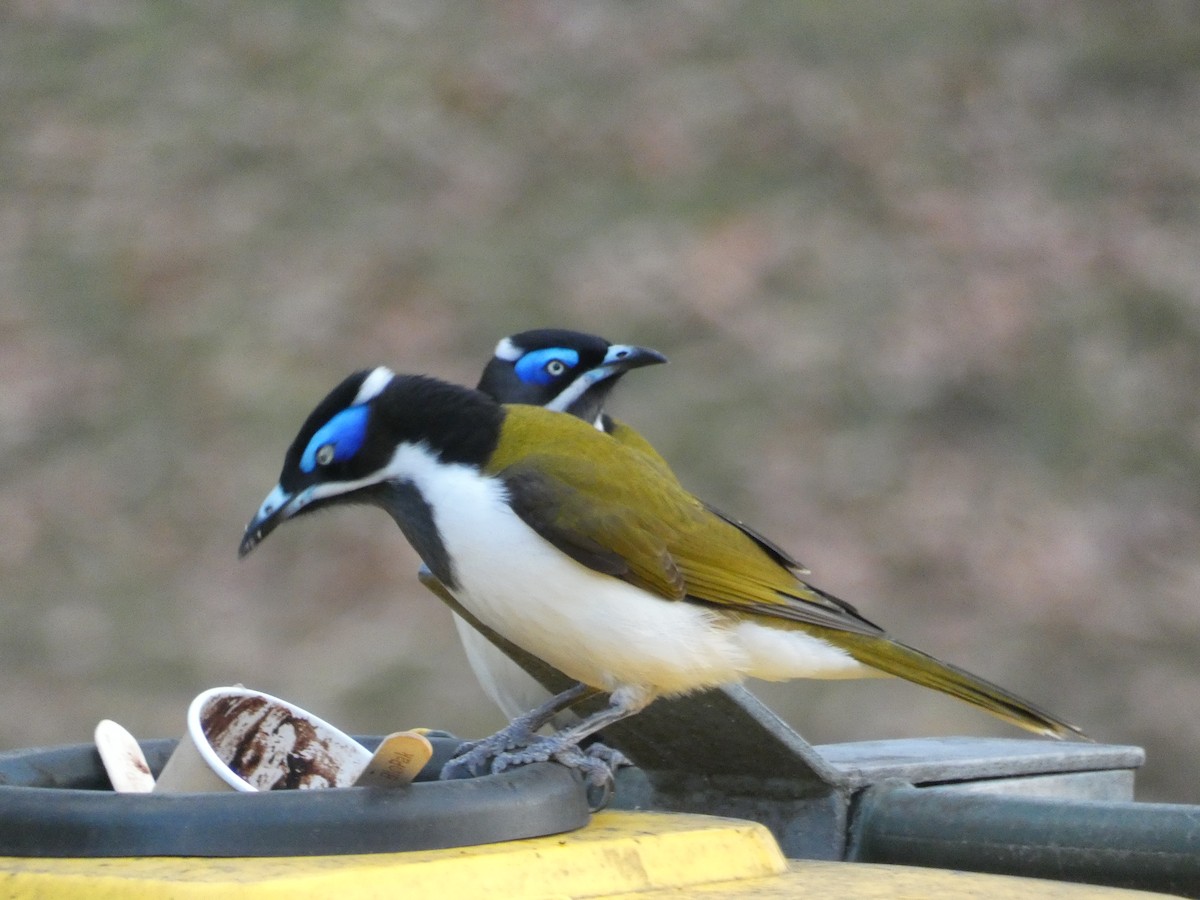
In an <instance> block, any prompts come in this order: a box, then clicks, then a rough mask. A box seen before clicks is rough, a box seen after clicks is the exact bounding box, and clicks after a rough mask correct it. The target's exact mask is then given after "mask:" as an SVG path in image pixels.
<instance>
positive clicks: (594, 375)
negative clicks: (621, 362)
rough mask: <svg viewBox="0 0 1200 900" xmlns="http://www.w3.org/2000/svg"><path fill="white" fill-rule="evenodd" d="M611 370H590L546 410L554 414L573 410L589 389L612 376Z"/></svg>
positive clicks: (550, 403) (564, 389)
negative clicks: (576, 402)
mask: <svg viewBox="0 0 1200 900" xmlns="http://www.w3.org/2000/svg"><path fill="white" fill-rule="evenodd" d="M612 374H613V373H612V371H611V370H610V369H604V368H599V369H588V371H586V372H584V373H583V374H582V375H580V376H579V377H578V378H576V379H575V380H574V381H572V382H571V383H570V384H568V385H567V386H566V387H565V388H563V389H562V391H561V392H560V393H559V395H558V396H557V397H555V398H554V399H553V400H551V401H550V402H549V403H547V404H546V409H549V410H553V411H554V412H566V411H567V410H568V409H570V408H571V404H572V403H574V402H575V401H576V400H578V399H579V398H580V397H582V396H583V395H584V394H585V393H586V392H587V389H588V388H590V387H591V386H592V385H593V384H596V383H597V382H599V381H603V380H604V379H605V378H608V376H610V375H612Z"/></svg>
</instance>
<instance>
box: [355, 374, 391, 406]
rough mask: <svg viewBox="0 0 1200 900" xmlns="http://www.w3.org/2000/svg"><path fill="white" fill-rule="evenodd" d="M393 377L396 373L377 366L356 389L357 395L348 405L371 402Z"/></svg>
mask: <svg viewBox="0 0 1200 900" xmlns="http://www.w3.org/2000/svg"><path fill="white" fill-rule="evenodd" d="M395 377H396V373H395V372H393V371H392V370H391V369H389V368H388V367H387V366H379V367H378V368H376V369H375V370H374V371H372V372H371V374H370V375H368V376H367V377H366V379H365V380H364V381H363V383H362V386H361V387H360V388H359V389H358V393H357V394H356V395H355V396H354V402H353V403H352V404H350V405H351V406H358V405H359V404H361V403H369V402H371V401H372V400H374V399H375V398H376V397H378V396H379V394H380V393H381V392H382V391H383V389H384V388H385V387H387V386H388V384H389V383H390V382H391V380H392V379H393V378H395Z"/></svg>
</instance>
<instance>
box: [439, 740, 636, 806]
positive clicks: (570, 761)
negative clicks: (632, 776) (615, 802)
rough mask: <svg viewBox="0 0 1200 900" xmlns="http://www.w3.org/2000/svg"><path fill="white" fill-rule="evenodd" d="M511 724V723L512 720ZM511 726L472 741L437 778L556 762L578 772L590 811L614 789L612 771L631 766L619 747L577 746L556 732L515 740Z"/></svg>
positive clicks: (447, 764)
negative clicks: (555, 733)
mask: <svg viewBox="0 0 1200 900" xmlns="http://www.w3.org/2000/svg"><path fill="white" fill-rule="evenodd" d="M514 724H515V723H514ZM511 729H512V726H509V728H506V729H504V730H503V731H499V732H497V733H496V734H494V735H492V736H491V737H487V738H484V739H483V740H480V741H474V742H472V743H471V744H469V745H466V747H465V749H464V750H463V751H462V752H461V753H459V754H458V755H457V756H455V757H454V758H453V759H451V760H450V761H449V762H448V763H446V765H445V766H443V767H442V774H441V777H442V778H443V779H448V778H462V777H469V776H476V775H482V774H484V773H485V772H487V771H490V772H491V773H492V774H493V775H498V774H499V773H501V772H504V771H506V770H508V769H514V768H517V767H518V766H527V765H529V764H530V763H538V762H556V763H559V764H560V765H564V766H566V767H567V768H569V769H575V770H576V771H578V772H579V773H580V774H581V775H582V776H583V779H584V782H585V783H586V785H587V796H588V806H589V807H591V810H592V812H596V811H598V810H601V809H603V808H604V807H606V806H607V805H608V804H609V802H610V801H611V800H612V796H613V791H614V790H615V781H614V778H615V773H616V770H617V769H618V768H620V767H621V766H628V765H632V763H630V761H629V759H628V758H627V757H626V756H625V754H624V753H622V752H621V751H620V750H616V749H613V748H612V747H608V746H605V745H604V744H600V743H593V744H591V745H590V746H589V747H587V749H580V748H579V746H578V745H577V744H575V743H573V742H572V741H570V740H568V739H566V738H563V737H560V736H558V735H549V736H543V735H535V734H526V735H524V737H525V740H523V741H518V740H517V739H516V738H517V736H516V735H514V734H511V733H510V731H511Z"/></svg>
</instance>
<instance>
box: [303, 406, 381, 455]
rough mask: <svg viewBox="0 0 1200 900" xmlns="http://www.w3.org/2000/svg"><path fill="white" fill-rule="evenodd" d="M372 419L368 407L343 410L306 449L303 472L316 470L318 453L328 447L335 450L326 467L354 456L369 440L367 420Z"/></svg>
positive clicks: (317, 434)
mask: <svg viewBox="0 0 1200 900" xmlns="http://www.w3.org/2000/svg"><path fill="white" fill-rule="evenodd" d="M370 417H371V414H370V412H369V411H368V409H367V407H366V405H364V404H359V405H358V406H351V407H350V408H349V409H343V410H342V411H341V412H340V413H338V414H337V415H336V416H334V417H333V418H332V419H330V420H329V421H328V422H326V423H325V424H324V425H322V426H321V428H320V430H319V431H318V432H317V433H316V434H314V435H313V436H312V440H311V441H309V442H308V446H307V447H305V448H304V453H303V455H302V456H301V457H300V469H301V471H304V472H311V471H312V470H313V469H315V468H316V467H317V452H318V451H319V450H320V449H321V448H322V447H325V446H327V445H328V446H330V447H332V448H333V456H332V457H331V458H330V459H328V460H325V461H324V463H323V464H324V465H328V464H329V463H331V462H342V461H343V460H347V459H350V457H352V456H354V454H355V453H357V452H358V451H359V450H360V449H362V445H363V442H364V441H365V440H366V439H367V420H368V419H370Z"/></svg>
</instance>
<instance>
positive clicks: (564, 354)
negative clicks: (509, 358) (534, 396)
mask: <svg viewBox="0 0 1200 900" xmlns="http://www.w3.org/2000/svg"><path fill="white" fill-rule="evenodd" d="M554 362H559V363H562V364H563V365H564V366H565V367H566V368H567V369H573V368H575V367H576V366H577V365H579V354H578V353H577V352H576V351H574V350H571V349H570V348H568V347H547V348H546V349H545V350H531V351H529V352H528V353H526V354H525V355H524V356H522V357H521V358H520V359H518V360H517V365H516V370H517V377H518V378H520V379H521V380H522V381H524V382H525V383H526V384H549V383H550V382H552V381H554V379H555V378H557V377H558V376H559V375H561V374H563V373H562V372H550V371H547V367H548V366H550V367H551V368H553V366H551V363H554ZM564 371H565V370H564Z"/></svg>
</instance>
